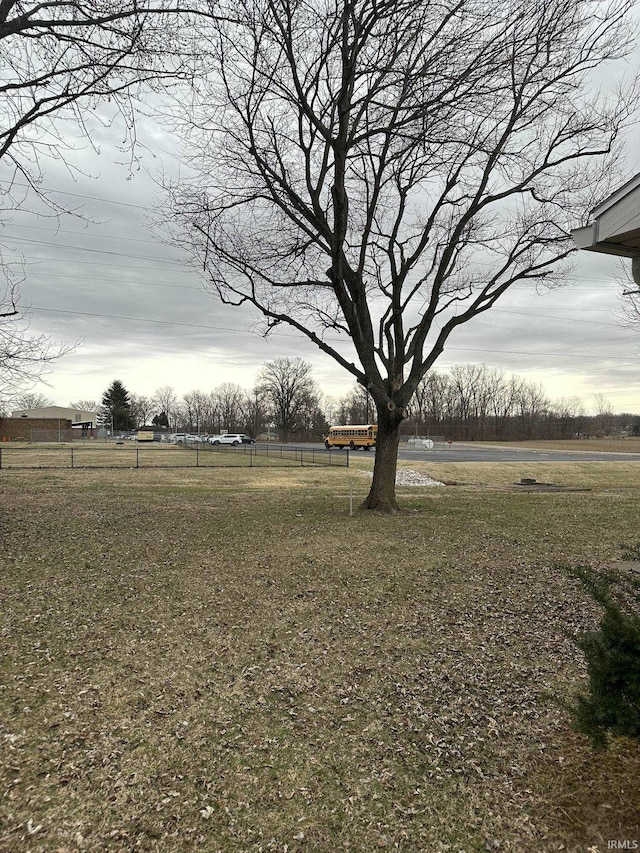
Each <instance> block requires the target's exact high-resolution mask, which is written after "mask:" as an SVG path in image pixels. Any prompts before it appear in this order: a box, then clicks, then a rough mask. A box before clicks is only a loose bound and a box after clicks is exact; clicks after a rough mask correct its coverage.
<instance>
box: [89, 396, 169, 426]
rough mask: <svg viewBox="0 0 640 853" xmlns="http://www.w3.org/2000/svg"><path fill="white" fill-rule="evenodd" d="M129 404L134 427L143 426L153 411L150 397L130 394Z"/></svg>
mask: <svg viewBox="0 0 640 853" xmlns="http://www.w3.org/2000/svg"><path fill="white" fill-rule="evenodd" d="M130 404H131V408H130V410H131V417H132V418H133V420H134V421H135V424H136V427H140V426H145V424H146V423H147V421H148V420H149V417H150V415H151V413H152V411H153V401H152V400H151V398H150V397H145V396H144V394H132V395H131V398H130ZM87 411H90V410H87Z"/></svg>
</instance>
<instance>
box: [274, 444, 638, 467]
mask: <svg viewBox="0 0 640 853" xmlns="http://www.w3.org/2000/svg"><path fill="white" fill-rule="evenodd" d="M288 446H289V447H295V446H298V447H300V448H305V449H307V450H309V449H311V448H312V447H313V448H316V449H319V450H321V449H322V448H323V445H322V444H304V445H302V444H301V445H293V444H290V445H288ZM334 452H339V451H334ZM372 455H373V454H372V453H365V452H364V451H361V450H355V451H352V456H353V457H354V458H356V459H358V458H360V457H361V456H362V458H366V457H368V456H372ZM398 458H399V459H402V460H404V461H405V462H408V461H421V462H434V463H437V462H635V463H638V462H640V453H597V452H595V451H585V450H571V451H567V450H529V449H527V448H524V447H508V446H507V447H500V446H498V445H496V446H487V445H480V444H456V443H455V442H454V444H452V445H451V446H450V447H446V448H439V447H434V448H433V450H409V449H406V448H402V447H401V448H400V450H399V452H398Z"/></svg>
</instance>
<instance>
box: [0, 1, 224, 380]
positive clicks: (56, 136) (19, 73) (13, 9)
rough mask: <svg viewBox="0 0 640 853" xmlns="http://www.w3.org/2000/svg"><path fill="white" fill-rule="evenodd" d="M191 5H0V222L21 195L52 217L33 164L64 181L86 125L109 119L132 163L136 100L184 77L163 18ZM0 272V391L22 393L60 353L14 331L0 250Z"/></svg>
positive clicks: (186, 67)
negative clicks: (53, 165) (116, 123)
mask: <svg viewBox="0 0 640 853" xmlns="http://www.w3.org/2000/svg"><path fill="white" fill-rule="evenodd" d="M192 5H193V6H197V7H199V9H195V10H194V11H193V12H192V11H189V10H188V9H187V7H186V5H185V4H181V3H179V2H177V0H82V2H81V3H80V2H78V0H46V2H39V0H31V2H29V0H0V54H1V55H2V70H1V72H0V114H1V115H2V122H1V123H0V166H1V167H2V168H1V171H0V217H1V216H2V215H3V214H6V212H7V211H9V210H16V209H21V208H24V207H25V205H26V203H27V200H28V199H29V196H30V194H31V193H36V194H37V195H38V197H39V198H40V199H41V200H42V201H43V202H44V203H45V204H46V205H48V207H49V208H50V209H51V210H52V211H53V212H54V213H58V212H61V211H62V208H61V207H60V206H59V204H58V203H57V202H55V201H53V200H52V199H51V198H50V197H49V195H48V194H47V192H46V191H45V190H44V189H43V184H42V182H43V177H44V176H43V172H42V164H43V160H44V159H45V158H46V157H54V158H55V159H57V160H59V161H60V160H61V161H62V162H64V164H65V165H66V167H67V168H68V169H69V171H71V172H73V171H74V169H75V168H76V158H75V154H76V150H77V147H78V141H79V139H82V140H84V141H85V142H87V143H88V144H92V142H91V122H90V117H92V118H93V119H95V120H96V121H98V122H100V123H102V124H105V125H107V124H109V123H110V122H111V121H113V119H114V116H115V114H116V113H119V115H120V116H121V118H122V120H123V126H124V128H125V129H126V130H125V133H126V134H127V139H126V140H125V141H124V143H122V144H123V145H124V146H126V145H127V144H128V146H129V156H130V157H131V159H132V160H133V159H134V158H135V156H136V152H135V142H136V127H135V117H136V107H137V108H139V103H138V104H137V103H136V101H135V100H134V98H135V95H136V93H137V92H139V91H140V89H141V87H143V88H144V91H145V92H146V93H148V91H149V89H150V88H154V87H158V86H159V85H163V86H166V85H168V84H169V83H170V82H171V81H177V80H180V79H182V78H184V77H185V76H188V75H189V74H190V69H191V66H192V57H191V56H190V55H189V51H188V48H187V42H185V41H183V40H182V37H181V33H182V32H184V29H183V28H180V27H176V26H170V25H169V22H168V21H167V16H170V17H171V18H175V16H176V15H178V14H179V15H180V16H181V17H182V18H184V19H185V20H188V19H190V18H191V17H192V14H207V13H208V6H209V4H208V3H207V2H204V0H194V3H193V4H192ZM119 133H121V134H122V130H121V129H120V130H119ZM76 215H77V212H76ZM0 266H2V268H3V271H4V273H5V275H6V276H7V279H8V281H9V289H8V291H7V293H6V294H5V298H4V299H3V300H0V337H1V341H0V371H1V374H2V375H1V376H0V385H4V384H5V382H6V381H7V380H9V381H10V382H11V385H12V386H15V385H22V384H24V383H25V382H27V383H28V382H29V381H31V380H33V379H34V378H37V376H38V375H39V374H40V373H41V372H42V370H43V369H46V366H47V364H49V363H50V362H51V361H53V360H54V359H55V358H58V357H59V356H60V355H63V354H64V353H66V352H69V350H70V348H69V347H68V346H61V347H56V346H55V345H54V344H52V343H51V341H50V340H49V339H48V338H47V337H46V336H43V335H32V334H31V333H29V332H28V331H27V329H26V327H25V325H24V323H22V324H21V323H19V322H16V321H15V318H18V317H19V314H20V312H19V311H18V310H17V309H16V306H15V296H16V291H15V288H16V279H15V274H14V271H13V269H12V265H11V264H10V263H6V262H5V261H4V259H3V252H2V244H1V242H0ZM12 318H14V322H12V321H11V320H12Z"/></svg>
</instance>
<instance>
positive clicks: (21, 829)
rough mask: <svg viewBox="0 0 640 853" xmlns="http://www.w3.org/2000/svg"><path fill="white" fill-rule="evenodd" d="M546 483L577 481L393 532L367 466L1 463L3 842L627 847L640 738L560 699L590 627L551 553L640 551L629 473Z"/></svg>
mask: <svg viewBox="0 0 640 853" xmlns="http://www.w3.org/2000/svg"><path fill="white" fill-rule="evenodd" d="M367 464H370V463H367V462H366V461H364V460H363V461H362V462H358V467H359V468H366V467H367ZM546 464H547V463H545V465H546ZM411 467H414V466H411ZM415 467H419V466H415ZM420 467H422V468H423V469H424V470H429V472H430V473H432V474H433V475H435V476H438V477H439V478H442V476H443V472H444V471H445V468H446V473H447V479H450V480H455V481H456V482H459V483H467V484H473V483H478V482H490V483H493V484H494V485H500V484H501V483H503V481H504V480H507V481H512V480H513V478H514V477H516V472H514V471H509V472H507V473H505V472H504V470H503V469H502V466H491V471H490V470H489V468H487V467H484V468H479V466H473V465H450V466H438V467H437V468H432V467H429V466H428V465H423V466H420ZM544 471H545V473H544V476H545V477H547V478H548V479H553V480H555V481H556V482H560V481H565V482H567V481H569V482H568V484H569V485H571V484H576V482H577V481H580V483H582V484H583V485H588V487H589V488H591V491H588V492H575V493H560V494H533V495H532V494H521V493H513V492H510V491H502V490H500V489H486V488H482V487H480V486H478V485H464V486H456V487H449V488H445V489H433V490H428V489H411V490H410V489H401V490H400V492H401V493H402V494H403V496H404V497H403V500H402V502H403V504H404V506H405V512H403V513H401V514H399V515H397V516H394V517H392V518H380V517H379V516H377V515H375V514H364V515H363V514H357V515H355V516H354V517H350V516H349V513H348V505H349V501H348V495H349V493H350V490H351V489H353V490H354V492H355V493H356V496H357V497H361V496H364V493H365V491H366V488H367V480H366V478H365V477H363V476H362V475H361V474H359V473H358V472H357V470H350V471H319V470H309V469H296V470H291V471H271V472H270V471H265V470H259V469H253V470H235V471H232V470H224V469H223V470H209V469H199V470H170V471H128V470H122V471H41V472H38V471H34V472H4V471H3V472H0V474H1V476H0V501H1V505H2V507H3V511H2V516H1V519H0V524H1V525H2V528H1V534H2V544H1V549H0V576H1V577H2V597H3V613H4V622H3V625H2V648H3V661H2V665H3V672H2V679H1V681H2V684H3V685H4V689H3V691H2V693H0V727H1V736H2V737H3V745H4V751H3V759H2V771H1V772H2V790H3V794H4V797H3V806H2V809H3V811H2V817H1V821H2V822H1V824H0V839H1V840H0V850H1V851H2V853H14V852H15V853H18V851H33V853H53V851H58V850H62V851H96V853H98V851H100V853H102V851H123V853H125V851H126V853H129V851H134V850H142V851H162V853H164V852H165V851H167V853H174V851H176V853H181V851H184V853H187V851H194V850H203V851H207V853H210V852H211V853H213V851H234V852H235V851H260V850H279V851H284V850H288V851H291V853H293V851H305V853H306V851H336V850H350V851H367V853H368V851H372V850H376V849H389V850H394V849H396V850H403V851H412V853H413V851H428V853H440V851H442V853H444V851H456V853H457V851H462V850H464V851H466V853H470V851H491V850H501V851H518V853H520V852H521V851H524V853H529V851H531V853H534V851H536V853H537V851H543V853H544V851H555V850H561V849H563V850H566V851H575V852H576V853H577V851H587V850H589V849H594V850H598V851H605V850H607V845H608V841H610V840H624V839H639V840H640V829H639V825H638V824H639V820H638V815H639V801H638V792H637V790H638V789H637V779H638V777H639V775H640V747H639V746H638V745H637V744H634V743H630V742H618V743H616V744H614V745H613V747H612V749H611V750H610V751H608V752H607V753H604V754H594V753H593V752H592V750H591V747H590V746H589V744H588V743H587V742H586V741H585V740H584V739H583V738H582V737H579V736H578V735H576V734H574V733H573V732H572V730H571V726H570V720H569V719H568V717H567V714H566V713H565V711H564V710H563V709H562V707H561V706H560V705H559V704H558V703H557V701H555V699H554V697H565V698H566V697H567V696H569V695H571V694H572V693H573V691H575V690H576V689H577V687H578V686H579V685H581V684H583V680H584V676H585V672H584V665H583V662H582V660H581V656H580V654H579V653H578V651H577V650H576V648H575V646H574V644H573V643H572V642H571V640H570V639H569V638H568V637H567V634H566V631H567V630H579V629H584V628H587V627H590V626H593V625H595V624H596V622H597V617H598V613H597V610H596V609H595V608H594V606H593V604H592V603H591V602H590V601H589V600H588V599H587V598H585V596H584V595H583V593H582V592H581V591H580V589H579V588H578V586H577V584H576V583H575V582H574V581H573V580H571V579H570V578H568V577H567V575H566V573H565V572H564V571H563V570H562V569H561V568H560V567H559V564H560V563H571V564H576V563H589V564H590V565H595V566H597V565H600V564H604V563H607V562H609V561H611V560H615V559H617V558H619V557H620V556H621V554H622V552H623V550H624V545H629V543H634V542H636V543H637V541H638V535H637V517H638V510H639V509H640V466H626V465H623V466H622V467H617V466H615V465H611V466H597V467H594V466H593V465H592V464H591V465H585V464H579V463H575V464H573V465H568V466H558V468H556V469H555V471H554V470H553V469H552V468H545V469H544ZM480 474H482V476H480ZM525 475H526V472H523V473H522V474H520V469H518V472H517V479H519V477H520V476H525ZM534 476H535V474H534ZM539 479H541V477H539ZM336 496H339V497H336Z"/></svg>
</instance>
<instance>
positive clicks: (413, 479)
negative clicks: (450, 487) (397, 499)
mask: <svg viewBox="0 0 640 853" xmlns="http://www.w3.org/2000/svg"><path fill="white" fill-rule="evenodd" d="M362 473H363V474H366V476H367V477H373V474H372V472H371V471H363V472H362ZM396 486H444V483H441V482H440V481H439V480H434V479H433V478H432V477H429V476H428V474H421V473H420V471H416V470H415V469H414V468H399V469H398V470H397V472H396Z"/></svg>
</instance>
